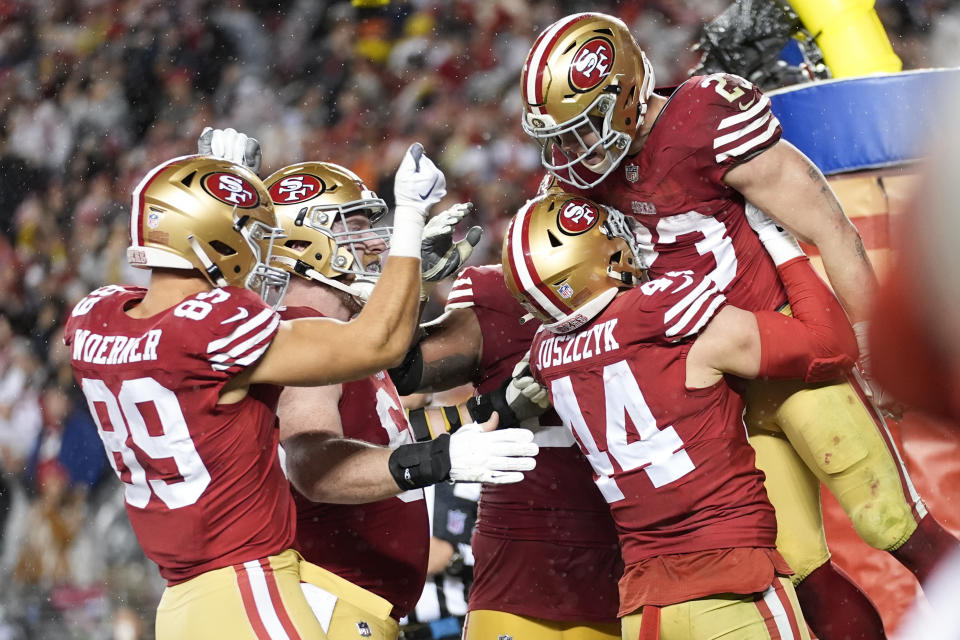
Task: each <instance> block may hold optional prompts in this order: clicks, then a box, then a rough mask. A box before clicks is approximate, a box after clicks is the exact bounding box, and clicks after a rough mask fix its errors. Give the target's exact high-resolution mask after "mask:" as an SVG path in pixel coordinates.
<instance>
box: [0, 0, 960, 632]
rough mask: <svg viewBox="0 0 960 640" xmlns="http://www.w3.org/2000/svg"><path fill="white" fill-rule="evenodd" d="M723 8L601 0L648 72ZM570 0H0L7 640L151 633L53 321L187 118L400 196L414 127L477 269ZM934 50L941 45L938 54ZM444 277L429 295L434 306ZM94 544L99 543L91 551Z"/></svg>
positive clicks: (528, 184) (917, 24)
mask: <svg viewBox="0 0 960 640" xmlns="http://www.w3.org/2000/svg"><path fill="white" fill-rule="evenodd" d="M727 4H728V3H727V2H726V1H725V0H710V1H708V2H702V1H693V0H687V1H686V2H672V1H669V0H647V1H644V2H622V3H621V2H615V1H611V0H600V1H597V2H593V3H591V6H590V8H591V10H598V11H607V12H610V13H614V14H616V15H618V16H620V17H621V18H622V19H624V20H625V21H626V22H627V24H628V25H630V27H631V30H632V31H633V33H634V34H635V36H636V37H637V39H638V41H640V42H641V43H643V45H644V47H645V49H646V50H647V53H648V55H649V57H650V59H651V60H652V61H653V63H654V65H655V71H656V76H657V79H658V83H659V84H663V85H666V84H671V83H675V82H678V81H680V80H682V79H683V78H684V77H685V76H686V72H687V70H688V69H689V68H691V67H692V66H693V64H694V63H695V62H696V59H697V55H696V53H695V52H693V51H692V50H691V44H692V43H694V42H695V41H696V39H697V37H698V35H699V31H700V27H701V25H702V24H703V23H704V22H705V21H708V20H710V19H711V18H713V17H714V16H715V15H717V14H718V13H719V12H720V11H722V10H723V9H724V8H725V7H726V5H727ZM956 4H957V3H955V2H948V1H946V0H926V1H906V2H893V1H892V0H889V1H887V2H878V9H879V10H880V11H881V17H882V19H883V21H884V24H885V25H886V27H887V29H888V32H889V33H890V35H891V39H892V41H893V44H894V48H895V50H896V51H897V53H898V54H899V55H900V57H901V58H902V59H903V61H904V67H905V68H908V69H909V68H920V67H926V66H936V65H939V64H944V63H945V62H947V61H946V60H944V59H941V58H939V57H938V56H939V55H940V54H939V53H938V52H942V51H950V50H951V49H952V50H956V44H957V42H958V41H960V10H958V9H957V7H956ZM577 10H581V7H580V3H577V2H573V1H572V0H566V1H562V2H546V1H543V0H534V1H526V0H497V1H491V2H470V1H466V0H461V1H455V2H441V1H438V0H413V1H410V2H396V1H394V2H391V3H390V4H389V5H388V6H385V7H382V8H357V7H354V6H353V5H351V4H350V3H348V2H311V1H309V0H290V1H269V0H234V1H231V2H213V1H210V0H185V1H182V2H178V3H159V2H154V1H152V0H123V1H121V0H74V1H66V0H63V1H56V2H36V1H28V0H20V1H17V0H6V1H3V2H0V102H2V105H3V106H2V108H0V202H2V203H3V206H2V207H0V230H2V233H0V307H2V309H0V472H2V475H0V572H2V574H3V575H11V576H12V580H7V581H4V582H3V583H2V584H0V639H5V638H11V639H14V638H30V637H63V638H68V637H74V638H85V637H108V636H109V635H110V634H111V633H112V634H113V637H117V638H138V637H151V633H152V632H151V630H150V626H151V625H152V610H153V605H154V603H155V602H156V599H157V598H158V596H159V593H160V592H161V591H162V588H163V581H162V580H161V579H160V578H159V576H158V575H157V574H156V570H155V568H153V567H152V566H151V565H150V564H149V563H148V562H147V561H146V560H145V559H144V558H143V557H142V555H141V552H140V550H139V548H138V546H137V544H136V541H135V540H134V538H133V536H132V533H131V532H130V530H129V524H128V523H127V520H126V517H125V516H124V514H123V501H122V500H123V499H122V497H121V494H120V492H119V491H118V490H117V488H116V485H117V482H116V481H115V480H113V479H112V478H113V474H110V473H107V472H108V471H109V466H108V461H107V460H106V458H105V457H104V454H103V449H102V446H101V444H100V442H99V439H98V438H97V436H96V428H95V426H94V424H93V422H92V420H91V418H90V416H89V414H88V411H87V408H86V403H85V402H84V400H83V397H82V395H80V393H79V392H78V390H77V389H76V387H75V384H74V383H73V380H72V376H71V373H70V369H69V357H68V353H67V351H66V348H65V347H64V346H63V344H62V341H61V334H62V326H63V321H64V316H65V313H67V312H68V310H69V309H70V308H72V306H73V305H74V304H75V303H76V302H77V300H79V299H80V298H81V297H82V296H83V295H85V294H86V293H87V292H89V291H90V290H91V289H93V288H96V287H98V286H100V285H102V284H105V283H116V282H125V283H141V284H142V283H144V277H145V275H146V272H142V271H135V270H133V269H130V268H129V267H128V265H127V264H126V260H125V254H124V249H125V248H126V246H127V242H128V238H127V233H128V224H129V221H128V212H129V198H130V193H131V191H132V189H133V187H134V185H135V184H136V182H137V181H138V180H139V179H140V177H141V176H142V175H143V174H144V173H145V172H146V171H147V169H149V168H150V167H152V166H154V165H156V164H157V163H158V162H160V161H161V160H164V159H166V158H170V157H173V156H176V155H181V154H186V153H190V152H192V151H193V149H194V146H195V143H196V142H195V141H196V139H197V136H198V135H199V133H200V131H201V129H202V128H203V127H204V126H206V125H209V124H214V125H216V126H232V127H234V128H236V129H238V130H241V131H244V132H247V133H249V134H251V135H253V136H256V137H257V138H259V139H260V141H261V143H262V145H263V149H264V168H263V172H262V173H263V175H266V174H268V173H270V172H271V171H273V170H275V169H277V168H279V167H282V166H284V165H286V164H289V163H292V162H295V161H298V160H302V159H306V158H311V159H322V160H331V161H334V162H337V163H339V164H343V165H345V166H349V167H351V168H352V169H354V170H355V171H356V172H357V173H358V174H359V175H360V176H361V177H362V178H363V179H364V180H365V181H366V182H367V183H368V184H371V185H377V191H378V193H379V194H380V195H381V196H382V197H384V198H385V199H387V200H388V204H391V203H389V199H390V197H391V195H390V194H391V189H390V181H391V180H392V171H393V168H394V167H396V166H397V164H398V162H399V158H400V156H401V155H402V153H403V152H404V150H405V149H406V148H407V147H408V146H409V144H410V143H411V142H412V141H414V140H419V141H422V142H424V144H425V146H426V148H427V150H428V152H429V153H430V154H431V156H432V157H433V158H435V159H437V161H438V164H439V165H440V166H441V167H442V168H443V170H444V172H445V173H446V175H447V177H448V188H449V191H450V195H449V196H448V201H449V202H463V201H472V202H473V203H475V205H476V209H475V211H476V213H475V214H474V219H472V220H468V223H469V224H479V225H481V226H482V227H483V228H484V231H485V237H484V239H483V241H482V244H481V245H480V247H479V248H478V250H477V251H478V253H477V255H475V257H474V258H473V262H475V263H477V264H483V263H488V262H493V261H498V260H499V257H498V254H499V249H500V244H501V239H502V235H503V232H504V229H505V226H506V223H507V221H508V219H509V217H510V215H511V214H512V213H513V212H514V211H516V210H517V208H518V207H519V206H520V205H521V204H522V203H523V202H524V201H525V200H526V199H527V198H528V197H529V196H530V195H531V194H532V193H533V192H534V191H535V189H536V185H537V183H538V182H539V180H540V177H541V175H542V169H541V166H540V161H539V157H538V151H537V148H536V145H535V144H533V143H532V142H530V140H529V139H528V138H527V137H526V136H525V135H524V134H523V132H522V130H521V128H520V118H519V114H520V111H521V105H520V95H519V92H518V90H517V83H518V79H519V74H520V67H521V65H522V63H523V60H524V57H525V56H526V54H527V51H528V50H529V48H530V45H531V44H532V42H533V40H534V38H535V37H536V35H537V34H538V33H539V32H540V30H541V29H542V28H543V27H544V26H545V25H547V24H549V23H551V22H553V21H554V20H556V19H557V18H559V17H560V16H562V15H564V14H566V13H570V12H572V11H577ZM944 42H948V43H953V46H952V47H951V46H950V45H949V44H944ZM443 297H444V296H443V291H442V290H441V291H439V292H438V294H437V295H436V299H435V300H434V301H433V304H434V306H433V308H432V310H431V312H430V313H432V314H434V315H435V314H436V313H437V311H438V310H439V309H440V308H441V305H442V302H443ZM104 541H107V543H106V544H104V543H103V542H104Z"/></svg>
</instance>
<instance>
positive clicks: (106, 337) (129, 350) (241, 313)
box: [64, 286, 294, 584]
mask: <svg viewBox="0 0 960 640" xmlns="http://www.w3.org/2000/svg"><path fill="white" fill-rule="evenodd" d="M144 294H145V290H144V289H141V288H137V287H117V286H109V287H103V288H101V289H98V290H96V291H94V292H93V293H91V294H90V295H89V296H87V297H86V298H84V299H83V300H81V301H80V302H79V303H78V304H77V306H76V307H74V309H73V313H72V315H71V316H70V318H69V319H68V320H67V325H66V329H65V332H64V342H65V343H66V344H67V345H68V346H69V347H71V350H72V365H73V370H74V374H75V376H76V378H77V382H78V383H79V384H80V387H81V389H82V390H83V393H84V395H85V396H86V398H87V403H88V405H89V407H90V414H91V415H92V416H93V418H94V420H95V421H96V423H97V428H98V430H99V432H100V437H101V438H102V439H103V444H104V447H105V448H106V450H107V458H108V459H109V461H110V464H111V465H112V466H113V468H114V470H115V471H116V472H117V475H118V476H119V478H120V480H121V481H122V482H123V483H124V484H125V485H126V486H125V498H126V502H127V514H128V515H129V517H130V522H131V524H132V525H133V529H134V531H135V532H136V534H137V539H138V540H139V541H140V545H141V546H142V547H143V550H144V552H145V553H146V554H147V556H148V557H149V558H150V559H151V560H153V561H154V562H156V563H157V564H158V565H159V567H160V574H161V575H162V576H163V577H164V578H166V579H167V580H168V581H169V582H170V583H172V584H173V583H177V582H182V581H184V580H187V579H189V578H192V577H194V576H197V575H198V574H200V573H203V572H205V571H208V570H211V569H217V568H220V567H225V566H229V565H233V564H238V563H242V562H247V561H249V560H254V559H257V558H263V557H266V556H269V555H273V554H276V553H280V552H281V551H283V550H284V549H286V548H288V547H290V545H291V543H292V542H293V536H294V506H293V500H292V499H291V497H290V492H289V490H288V489H287V481H286V478H284V475H283V471H282V469H281V468H280V463H279V459H278V455H277V443H278V432H277V421H276V415H275V413H274V412H273V410H272V409H271V408H270V407H268V406H267V405H265V404H264V403H263V402H261V401H260V400H259V399H258V398H256V397H255V396H253V395H250V394H248V395H247V396H246V397H245V398H244V399H243V400H241V401H240V402H237V403H234V404H217V401H218V400H219V398H220V393H221V391H222V390H223V388H224V386H225V385H226V384H227V382H229V381H230V379H231V378H232V377H233V376H235V375H237V374H238V373H240V372H241V371H243V369H244V368H245V367H246V366H248V365H250V364H252V363H255V362H256V361H257V360H258V359H259V358H260V356H261V355H262V354H263V353H264V351H266V349H267V347H269V345H270V342H271V340H272V339H273V336H274V335H275V334H276V331H277V327H278V326H279V323H280V317H279V315H278V314H277V313H276V312H275V311H273V310H272V309H270V308H269V307H268V306H266V305H265V304H264V303H263V301H262V300H261V299H260V298H259V297H258V296H257V295H256V294H255V293H253V292H251V291H248V290H246V289H239V288H235V287H226V288H222V289H212V290H210V291H205V292H202V293H197V294H195V295H192V296H189V297H187V298H186V299H184V300H183V301H182V302H181V303H180V304H178V305H176V306H175V307H172V308H170V309H167V310H166V311H163V312H162V313H158V314H157V315H154V316H151V317H149V318H143V319H136V318H131V317H130V316H128V315H127V314H126V313H125V312H124V309H127V308H129V307H130V306H131V305H133V304H136V303H137V302H138V301H140V300H142V299H143V296H144Z"/></svg>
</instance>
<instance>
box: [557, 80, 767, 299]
mask: <svg viewBox="0 0 960 640" xmlns="http://www.w3.org/2000/svg"><path fill="white" fill-rule="evenodd" d="M781 132H782V131H781V128H780V122H779V121H778V120H777V118H776V116H774V115H773V112H772V111H771V110H770V99H769V98H767V97H766V96H765V95H763V93H761V92H760V90H759V89H757V88H756V87H754V86H753V85H752V84H750V83H749V82H747V81H746V80H744V79H743V78H740V77H739V76H735V75H730V74H725V73H715V74H711V75H708V76H695V77H693V78H690V79H689V80H687V81H686V82H684V83H683V84H682V85H680V86H679V87H678V88H677V89H676V90H675V91H674V92H673V94H672V95H671V96H670V99H669V102H667V104H666V106H665V107H664V109H663V111H661V112H660V115H659V117H658V118H657V120H656V122H655V123H654V126H653V128H652V129H651V131H650V134H649V136H648V137H647V140H646V142H644V145H643V148H642V149H641V150H640V152H639V153H638V154H637V155H635V156H632V157H630V156H628V157H627V158H624V160H623V162H622V163H621V165H620V166H619V167H617V169H616V170H615V171H614V172H613V173H611V174H610V175H609V176H607V178H606V179H605V180H604V181H603V182H602V183H601V184H600V185H598V186H596V187H594V188H593V189H589V190H582V191H580V193H582V194H583V195H585V196H587V197H589V198H591V199H593V200H596V201H597V202H600V203H603V204H606V205H610V206H612V207H615V208H616V209H619V210H620V211H621V212H623V213H624V214H626V215H629V216H632V217H633V218H634V219H635V220H637V221H638V222H639V223H640V226H639V227H637V228H635V230H634V231H635V233H636V234H637V238H638V240H639V241H640V243H641V245H642V247H643V258H644V261H645V262H646V264H647V266H648V267H649V269H650V275H651V277H652V278H657V277H659V276H662V275H664V274H666V273H668V272H670V271H678V270H682V269H689V270H692V271H693V272H694V273H695V274H696V275H697V276H698V277H701V278H709V279H710V280H711V281H712V282H713V283H714V284H715V286H716V288H717V290H719V291H721V292H723V293H725V294H726V296H727V299H728V300H729V301H730V303H731V304H733V305H735V306H737V307H740V308H742V309H747V310H749V311H758V310H761V309H776V308H777V307H779V306H780V305H782V304H783V303H784V302H786V294H785V292H784V290H783V287H782V285H781V284H780V280H779V278H778V277H777V271H776V268H775V267H774V265H773V261H772V260H770V257H769V256H768V255H767V252H766V251H765V250H764V248H763V245H761V244H760V240H759V239H758V238H757V234H756V233H755V232H754V231H753V229H751V228H750V225H749V224H748V223H747V220H746V217H745V216H744V207H745V202H744V199H743V196H741V195H740V193H739V192H737V191H736V190H735V189H733V188H731V187H729V186H727V185H726V184H725V183H724V182H723V176H724V175H725V174H726V172H727V171H728V170H729V169H730V168H732V167H734V166H736V165H737V164H739V163H741V162H744V161H746V160H749V159H750V158H752V157H754V156H755V155H757V154H758V153H761V152H763V151H764V150H765V149H767V148H768V147H770V146H771V145H773V144H774V143H776V142H777V141H778V140H779V139H780V135H781ZM564 188H565V189H567V190H570V191H574V192H576V191H578V190H577V189H575V188H574V187H571V186H570V185H566V184H565V185H564Z"/></svg>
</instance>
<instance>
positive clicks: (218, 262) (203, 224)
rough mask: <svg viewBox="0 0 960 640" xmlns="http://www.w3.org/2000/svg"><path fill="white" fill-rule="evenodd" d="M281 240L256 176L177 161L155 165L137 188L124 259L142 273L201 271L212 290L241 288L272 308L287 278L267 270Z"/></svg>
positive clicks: (219, 164)
mask: <svg viewBox="0 0 960 640" xmlns="http://www.w3.org/2000/svg"><path fill="white" fill-rule="evenodd" d="M282 237H283V230H282V229H281V228H280V227H279V226H278V225H277V218H276V215H275V214H274V212H273V204H272V203H271V202H270V196H269V194H267V190H266V188H265V187H264V185H263V183H262V182H261V181H260V179H259V178H258V177H257V176H256V175H254V174H253V172H251V171H250V170H249V169H246V168H244V167H241V166H239V165H236V164H233V163H231V162H228V161H226V160H220V159H216V158H211V157H209V156H181V157H179V158H174V159H172V160H168V161H166V162H164V163H162V164H160V165H158V166H157V167H154V168H153V169H152V170H151V171H150V172H149V173H147V175H146V176H144V178H143V180H142V181H141V182H140V184H139V185H137V188H136V189H134V191H133V207H132V209H131V213H130V247H129V248H128V249H127V260H128V261H129V262H130V264H131V265H133V266H135V267H141V268H152V267H162V268H166V269H198V270H199V271H200V272H201V273H202V274H203V275H204V277H206V279H207V280H208V281H209V282H210V284H212V285H213V286H215V287H223V286H228V285H229V286H235V287H246V288H247V289H251V290H252V291H256V292H257V293H259V294H260V296H261V297H262V298H263V300H264V302H266V303H267V304H270V305H271V306H274V307H275V306H278V305H279V304H280V301H281V300H282V299H283V294H284V292H285V291H286V287H287V282H288V281H289V279H290V276H289V275H288V274H287V273H285V272H284V271H283V270H281V269H277V268H276V267H270V266H268V265H269V260H270V255H271V252H272V250H273V247H274V240H276V239H278V238H282Z"/></svg>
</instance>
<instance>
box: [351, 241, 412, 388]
mask: <svg viewBox="0 0 960 640" xmlns="http://www.w3.org/2000/svg"><path fill="white" fill-rule="evenodd" d="M419 296H420V260H419V259H417V258H406V257H397V256H394V257H390V258H388V259H387V264H386V266H385V268H384V270H383V275H382V276H381V277H380V280H379V282H378V283H377V286H376V287H374V289H373V293H372V294H371V295H370V300H369V301H368V302H367V304H366V305H365V306H364V308H363V310H362V311H361V312H360V314H359V315H358V316H357V317H356V319H354V321H353V322H354V323H355V324H356V326H357V328H358V329H360V330H361V334H362V335H363V336H364V346H365V347H366V348H365V349H364V352H365V353H366V354H368V357H369V358H371V362H370V364H371V366H373V367H374V368H375V369H377V370H380V369H388V368H390V367H394V366H396V365H398V364H400V363H401V362H402V361H403V358H404V356H405V355H406V353H407V348H408V346H409V345H410V339H411V337H412V336H413V332H414V329H415V328H416V325H417V321H418V319H419V315H420V297H419Z"/></svg>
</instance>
